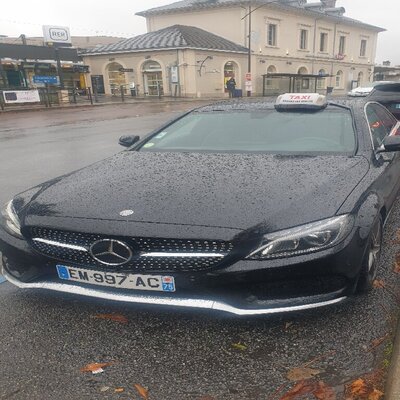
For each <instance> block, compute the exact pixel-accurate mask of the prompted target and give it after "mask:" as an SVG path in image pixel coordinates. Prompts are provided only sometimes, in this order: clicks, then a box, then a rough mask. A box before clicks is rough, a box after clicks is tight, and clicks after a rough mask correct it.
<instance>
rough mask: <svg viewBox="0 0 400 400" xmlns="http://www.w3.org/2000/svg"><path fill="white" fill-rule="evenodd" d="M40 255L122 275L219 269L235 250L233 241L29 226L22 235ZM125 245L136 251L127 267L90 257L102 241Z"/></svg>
mask: <svg viewBox="0 0 400 400" xmlns="http://www.w3.org/2000/svg"><path fill="white" fill-rule="evenodd" d="M23 234H24V236H25V237H26V238H27V240H28V242H29V243H30V245H31V246H32V248H33V249H35V250H36V251H37V252H39V253H40V254H42V255H44V256H46V257H50V258H52V259H55V260H57V261H59V262H62V263H65V264H67V265H68V264H72V265H81V266H84V267H86V268H90V269H98V268H100V269H104V268H108V270H110V271H111V270H113V271H120V272H142V271H143V272H150V273H152V272H161V271H163V272H166V273H173V272H181V271H182V272H198V271H206V270H210V269H212V268H215V267H218V266H219V265H220V264H221V263H222V262H223V261H224V260H225V258H227V257H228V256H229V255H230V254H231V253H232V251H233V249H234V245H233V243H232V242H230V241H224V240H216V239H211V240H205V239H192V238H191V239H173V238H172V239H171V238H160V237H132V236H116V235H104V234H93V233H83V232H73V231H63V230H58V229H53V228H45V227H28V228H25V230H24V232H23ZM109 239H114V240H118V241H120V242H123V243H125V244H126V245H127V246H128V247H129V248H130V249H131V250H132V252H133V256H132V257H131V259H130V261H129V262H127V263H125V264H124V265H112V266H111V265H110V266H109V265H107V266H105V265H104V264H102V263H100V262H98V261H97V260H95V259H94V258H93V256H92V255H91V254H90V249H91V246H92V245H93V244H94V243H95V242H97V241H101V240H109Z"/></svg>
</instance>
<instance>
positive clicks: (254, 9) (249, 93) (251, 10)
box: [242, 0, 291, 97]
mask: <svg viewBox="0 0 400 400" xmlns="http://www.w3.org/2000/svg"><path fill="white" fill-rule="evenodd" d="M277 1H278V0H271V1H268V2H266V3H264V4H262V5H260V6H258V7H255V8H252V0H249V2H248V3H249V8H248V12H247V14H246V15H245V16H244V17H243V18H242V20H244V19H245V18H247V17H249V23H248V25H249V32H248V38H249V41H248V54H247V73H248V77H249V80H246V82H252V76H251V69H252V68H251V67H252V66H251V55H252V54H251V39H252V15H253V13H254V11H257V10H258V9H260V8H262V7H265V6H266V5H268V4H273V3H276V2H277ZM290 1H291V0H283V1H282V3H283V4H285V3H289V2H290ZM243 8H244V7H243ZM249 86H250V87H251V83H250V84H249ZM247 97H251V90H248V91H247Z"/></svg>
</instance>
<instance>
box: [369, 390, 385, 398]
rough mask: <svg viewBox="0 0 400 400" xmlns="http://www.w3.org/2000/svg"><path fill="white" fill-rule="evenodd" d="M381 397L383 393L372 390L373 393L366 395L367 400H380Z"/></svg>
mask: <svg viewBox="0 0 400 400" xmlns="http://www.w3.org/2000/svg"><path fill="white" fill-rule="evenodd" d="M382 397H383V393H382V392H381V391H380V390H377V389H374V391H373V392H372V393H370V394H369V395H368V400H380V399H381V398H382Z"/></svg>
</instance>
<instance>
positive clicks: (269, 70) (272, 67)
mask: <svg viewBox="0 0 400 400" xmlns="http://www.w3.org/2000/svg"><path fill="white" fill-rule="evenodd" d="M276 73H277V69H276V67H275V65H270V66H269V67H268V68H267V74H276Z"/></svg>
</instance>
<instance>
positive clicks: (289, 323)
mask: <svg viewBox="0 0 400 400" xmlns="http://www.w3.org/2000/svg"><path fill="white" fill-rule="evenodd" d="M292 325H293V322H286V323H285V331H287V330H289V328H290V327H291V326H292Z"/></svg>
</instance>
